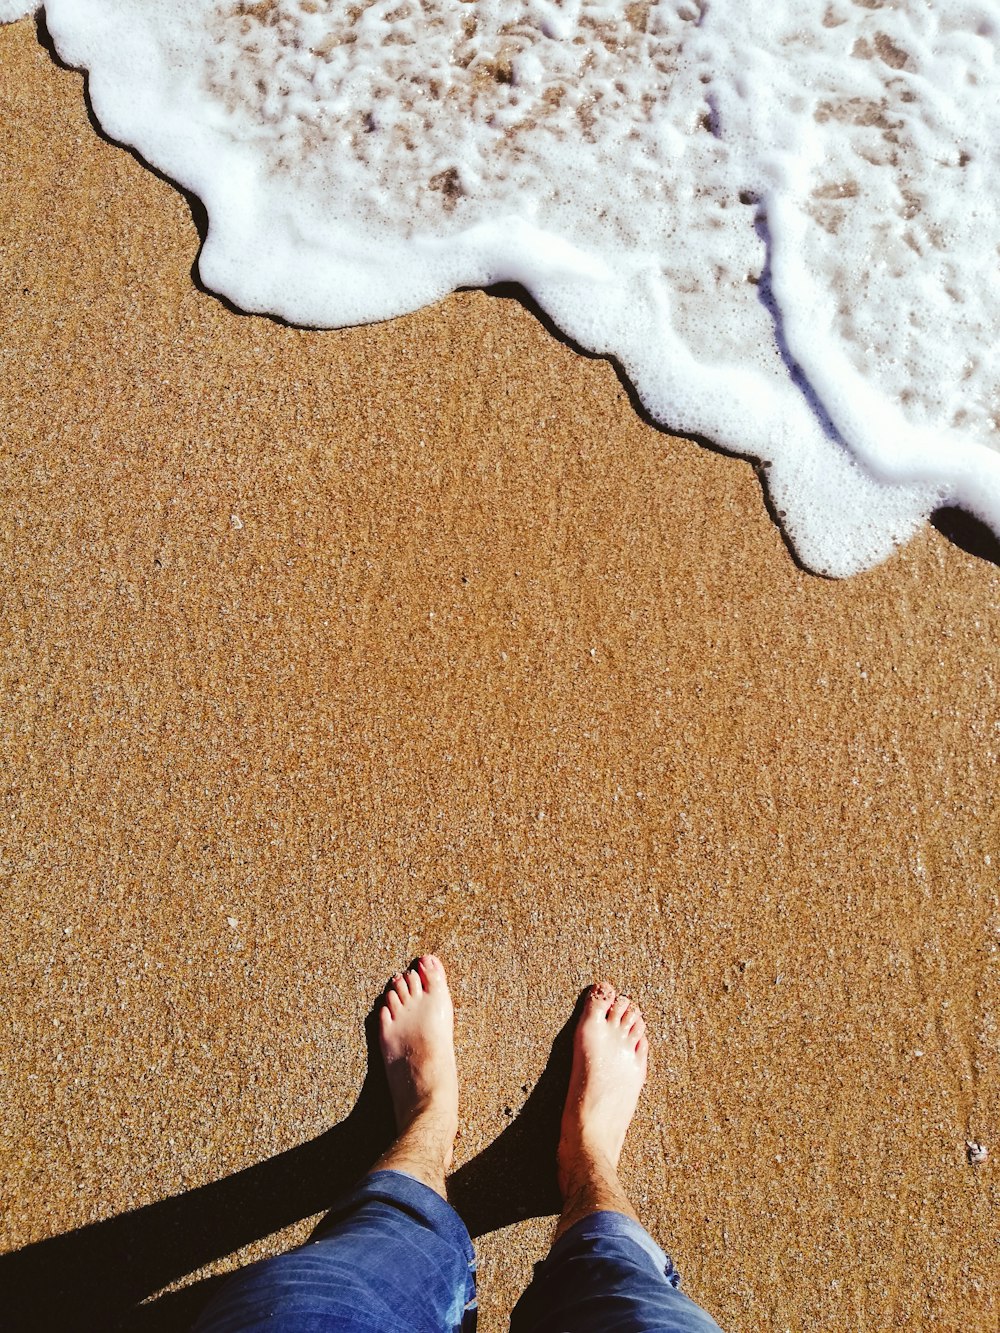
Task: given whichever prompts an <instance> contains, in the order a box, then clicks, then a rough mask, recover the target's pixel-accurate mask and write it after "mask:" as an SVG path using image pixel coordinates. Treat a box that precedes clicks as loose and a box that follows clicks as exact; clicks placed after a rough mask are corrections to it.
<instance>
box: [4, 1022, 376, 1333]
mask: <svg viewBox="0 0 1000 1333" xmlns="http://www.w3.org/2000/svg"><path fill="white" fill-rule="evenodd" d="M376 1016H377V1014H376V1010H372V1012H371V1013H370V1014H369V1015H368V1018H367V1019H366V1022H365V1038H366V1043H367V1048H368V1068H367V1072H366V1075H365V1080H364V1084H363V1085H362V1088H361V1091H360V1093H359V1094H358V1100H357V1102H356V1103H355V1105H354V1107H353V1109H352V1110H351V1112H350V1114H349V1115H348V1116H347V1117H346V1119H344V1120H342V1121H341V1122H340V1124H339V1125H335V1126H334V1127H333V1128H332V1129H329V1130H327V1131H326V1133H324V1134H321V1135H319V1137H318V1138H315V1139H312V1140H311V1141H310V1142H308V1143H304V1144H301V1145H300V1146H299V1147H297V1148H291V1149H289V1151H287V1152H284V1153H280V1154H279V1155H278V1156H277V1157H272V1158H271V1159H270V1160H269V1161H266V1162H261V1163H259V1164H258V1165H256V1166H251V1167H248V1168H247V1169H246V1170H245V1171H240V1172H237V1174H236V1175H232V1176H227V1177H226V1178H225V1179H223V1180H217V1181H214V1182H212V1183H211V1184H208V1185H202V1186H201V1187H200V1188H198V1189H194V1190H190V1191H189V1192H188V1193H186V1194H179V1195H175V1196H173V1197H172V1198H169V1199H161V1200H160V1201H159V1202H157V1203H152V1204H149V1205H147V1206H146V1207H145V1208H138V1209H136V1210H135V1211H133V1212H129V1213H123V1214H121V1215H120V1216H118V1217H111V1218H108V1219H107V1220H106V1221H103V1222H94V1223H92V1224H91V1225H89V1226H85V1227H80V1228H79V1229H78V1230H76V1231H71V1232H67V1233H66V1234H65V1235H62V1236H55V1237H53V1238H52V1239H50V1240H43V1241H39V1242H37V1243H36V1244H34V1245H28V1246H25V1248H24V1249H22V1250H17V1251H14V1252H13V1253H11V1254H7V1255H3V1256H0V1311H2V1314H0V1324H2V1325H3V1328H4V1329H5V1330H6V1331H7V1333H52V1330H54V1329H73V1330H74V1333H90V1331H91V1330H93V1333H97V1331H98V1330H100V1331H101V1333H109V1330H119V1331H120V1333H168V1330H169V1333H181V1330H187V1329H189V1328H190V1327H191V1324H192V1323H193V1321H194V1319H195V1318H196V1317H197V1315H198V1314H199V1312H200V1311H201V1309H202V1308H203V1306H204V1304H205V1303H206V1301H207V1300H208V1298H209V1297H210V1296H211V1294H212V1293H213V1291H214V1290H215V1289H216V1287H217V1286H218V1285H219V1283H220V1282H222V1281H224V1280H225V1278H224V1277H213V1278H206V1279H204V1280H203V1281H200V1282H197V1283H194V1284H192V1285H190V1286H187V1287H184V1288H182V1289H181V1290H179V1291H176V1292H166V1293H164V1294H163V1295H160V1296H157V1295H156V1293H157V1292H161V1291H162V1290H163V1288H164V1287H166V1286H169V1285H170V1284H171V1283H174V1282H177V1281H179V1280H180V1279H182V1278H183V1277H185V1276H186V1275H187V1274H189V1273H192V1272H196V1271H197V1270H198V1269H199V1268H202V1267H204V1266H205V1265H206V1264H208V1263H211V1262H212V1261H213V1260H215V1259H220V1258H222V1257H223V1256H224V1255H227V1254H232V1253H233V1252H234V1251H235V1250H238V1249H240V1248H241V1247H242V1246H244V1245H248V1244H250V1243H251V1242H252V1241H256V1240H260V1239H261V1238H263V1237H264V1236H269V1235H271V1234H272V1233H273V1232H275V1231H280V1230H281V1229H282V1228H283V1227H286V1226H290V1225H292V1224H293V1223H295V1222H298V1221H301V1220H302V1218H305V1217H310V1216H312V1215H313V1214H315V1213H320V1212H322V1211H323V1210H324V1209H326V1208H329V1207H330V1206H331V1205H332V1204H333V1202H334V1200H335V1199H336V1198H337V1196H338V1195H339V1194H341V1193H343V1192H344V1191H345V1190H346V1189H348V1188H349V1187H350V1186H351V1185H352V1184H354V1182H355V1181H356V1180H357V1179H358V1178H359V1177H360V1176H361V1175H362V1174H363V1173H364V1172H365V1171H366V1170H367V1168H368V1167H369V1166H370V1164H371V1163H372V1162H373V1161H374V1160H375V1158H376V1157H377V1156H378V1155H379V1153H380V1152H382V1151H383V1150H384V1149H385V1148H386V1147H387V1146H388V1144H389V1143H390V1142H391V1141H392V1137H393V1133H394V1130H393V1120H392V1106H391V1103H390V1100H389V1091H388V1087H387V1085H386V1082H385V1073H384V1071H383V1068H382V1061H381V1058H380V1056H379V1053H378V1036H377V1025H376ZM150 1297H153V1298H154V1299H152V1300H150ZM143 1302H147V1303H145V1304H144V1303H143Z"/></svg>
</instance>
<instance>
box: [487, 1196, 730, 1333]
mask: <svg viewBox="0 0 1000 1333" xmlns="http://www.w3.org/2000/svg"><path fill="white" fill-rule="evenodd" d="M510 1328H511V1333H612V1331H613V1333H720V1331H719V1326H718V1324H716V1322H715V1320H714V1319H712V1317H711V1316H710V1315H708V1314H706V1312H705V1311H704V1310H703V1309H702V1308H701V1306H699V1305H695V1303H694V1301H692V1300H691V1299H690V1298H689V1297H688V1296H685V1295H684V1293H683V1292H682V1291H681V1290H680V1276H679V1275H678V1273H677V1270H676V1269H675V1268H674V1266H673V1264H672V1263H671V1262H670V1260H669V1259H668V1258H667V1256H666V1255H665V1254H664V1253H663V1251H662V1250H661V1249H660V1247H659V1246H658V1245H657V1244H656V1242H655V1241H654V1240H653V1238H652V1237H651V1236H650V1235H649V1233H648V1232H647V1231H645V1230H644V1229H643V1228H642V1227H641V1226H640V1225H639V1223H638V1222H635V1221H633V1220H632V1218H630V1217H626V1216H625V1215H624V1214H623V1213H611V1212H605V1213H592V1214H591V1215H590V1216H589V1217H585V1218H583V1220H582V1221H580V1222H577V1223H576V1224H575V1226H572V1227H570V1229H569V1230H568V1231H567V1232H565V1234H564V1235H562V1236H560V1237H559V1239H558V1240H557V1241H556V1243H555V1245H553V1247H552V1249H551V1251H550V1252H549V1255H548V1258H547V1259H544V1260H543V1261H542V1262H541V1263H540V1264H536V1265H535V1276H534V1278H533V1279H532V1281H531V1285H530V1286H529V1287H528V1290H527V1291H526V1292H525V1293H524V1295H523V1296H522V1297H521V1299H520V1300H519V1301H518V1303H517V1305H516V1306H515V1308H514V1313H513V1315H512V1316H511V1321H510Z"/></svg>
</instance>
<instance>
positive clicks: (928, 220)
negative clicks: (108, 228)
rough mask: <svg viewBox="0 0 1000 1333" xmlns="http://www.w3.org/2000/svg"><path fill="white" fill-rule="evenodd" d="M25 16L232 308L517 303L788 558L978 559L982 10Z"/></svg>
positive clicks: (990, 395)
mask: <svg viewBox="0 0 1000 1333" xmlns="http://www.w3.org/2000/svg"><path fill="white" fill-rule="evenodd" d="M0 4H6V5H8V8H10V3H9V0H0ZM13 8H14V9H18V8H20V6H17V5H15V6H13ZM46 20H47V23H48V25H49V28H50V30H51V32H52V35H53V37H54V39H55V42H56V45H57V48H58V50H59V53H60V55H61V56H62V57H63V58H64V59H65V60H67V61H68V62H70V63H72V64H74V65H77V66H80V67H84V68H86V69H87V70H88V71H89V73H90V92H91V98H92V102H93V106H94V110H95V112H96V114H97V116H98V118H99V120H100V121H101V123H102V125H103V126H104V128H105V129H106V130H107V132H108V133H109V134H110V135H111V136H112V137H114V138H116V139H119V140H121V141H122V142H125V143H129V144H132V145H134V146H135V147H136V148H137V149H138V150H139V151H140V152H141V153H142V154H143V155H144V156H145V157H146V158H147V160H149V161H150V162H152V163H153V164H154V165H156V166H157V167H158V168H159V169H161V170H162V171H164V172H165V173H166V174H167V175H169V176H171V177H172V178H173V179H175V180H176V181H178V182H179V183H180V184H181V185H183V186H184V187H185V188H187V189H189V190H191V191H193V192H194V193H196V194H197V195H198V196H199V197H200V198H201V199H202V200H203V202H204V204H205V206H206V208H207V211H208V216H209V220H210V223H209V233H208V237H207V240H206V243H205V246H204V248H203V251H202V254H201V257H200V261H199V262H200V271H201V275H202V277H203V279H204V281H205V282H206V284H207V285H208V286H210V287H211V288H213V289H214V290H216V291H219V292H220V293H223V294H224V295H226V296H227V297H229V298H230V299H231V300H233V301H234V302H235V303H236V304H237V305H239V306H240V307H242V308H243V309H246V310H253V311H266V312H270V313H274V314H277V315H281V316H283V317H284V318H286V319H288V320H291V321H292V322H295V323H301V324H311V325H317V326H324V327H325V326H336V325H342V324H351V323H357V322H362V321H368V320H374V319H382V318H387V317H389V316H392V315H396V314H401V313H403V312H404V311H408V310H413V309H415V308H417V307H419V306H421V305H425V304H427V303H428V302H431V301H434V300H436V299H438V298H439V297H441V296H443V295H444V294H445V293H447V292H449V291H451V290H453V289H454V288H455V287H458V286H472V285H488V284H490V283H494V282H497V281H501V280H512V281H516V282H520V283H522V284H523V285H524V286H525V287H527V288H528V289H529V290H530V291H531V292H532V294H533V295H534V297H535V298H536V299H537V300H538V301H539V303H540V304H541V305H542V306H543V307H544V308H545V309H546V311H547V312H548V313H549V314H550V315H551V317H552V318H553V319H554V321H555V322H556V323H557V324H558V325H559V327H560V328H562V329H563V330H564V331H565V332H566V333H567V334H568V335H569V336H570V337H571V338H572V339H574V340H575V341H577V342H578V343H579V344H581V345H582V346H584V347H587V348H588V349H591V350H593V351H597V352H602V353H607V354H609V355H613V356H615V357H616V358H617V359H618V360H619V361H620V363H621V364H622V366H623V368H624V369H625V372H626V373H627V374H628V376H629V377H630V379H631V380H632V382H633V383H634V384H635V386H636V389H637V391H638V393H639V395H640V397H641V398H642V400H643V402H644V404H645V405H646V407H647V408H648V410H649V412H650V413H651V415H652V416H653V417H654V418H655V419H656V420H657V421H659V422H661V423H662V424H663V425H664V426H667V427H670V428H673V429H675V430H681V431H686V432H691V433H694V434H700V435H704V436H707V437H709V438H711V439H712V440H714V441H716V442H718V443H719V444H722V445H723V446H725V447H726V448H728V449H731V450H733V451H734V452H737V453H743V454H747V455H750V456H753V457H756V458H758V459H760V460H761V461H762V462H764V463H765V464H766V465H767V467H766V476H767V481H768V486H769V489H770V492H771V495H772V498H773V500H774V503H775V505H776V507H777V508H778V510H779V512H781V513H782V515H783V522H784V524H785V527H786V530H787V531H788V533H789V535H790V537H791V539H792V541H793V542H794V544H795V546H796V548H797V550H798V552H799V554H800V556H801V557H802V559H803V560H804V561H805V562H806V563H807V564H808V565H810V566H812V567H814V568H816V569H821V570H825V571H827V572H829V573H833V574H847V573H851V572H853V571H855V570H858V569H862V568H864V567H866V566H868V565H870V564H873V563H875V562H876V561H877V560H879V559H881V558H882V557H884V556H885V555H886V554H887V553H888V552H889V551H890V550H891V549H892V548H893V546H894V544H895V543H897V542H899V541H901V540H903V539H905V538H906V537H907V536H909V535H910V534H911V533H912V532H913V531H914V530H915V529H916V527H917V526H918V525H919V524H920V523H921V522H922V521H923V519H924V518H925V517H926V515H927V514H928V513H929V512H930V511H931V509H933V508H935V507H936V506H937V505H939V504H942V503H957V504H961V505H962V506H964V507H965V508H967V509H968V510H970V511H971V512H973V513H975V514H978V515H979V516H980V517H981V518H982V519H984V520H985V521H986V522H987V523H989V524H990V525H991V526H992V527H993V529H994V530H995V531H996V532H997V533H998V535H1000V367H998V365H997V356H996V345H995V344H996V332H995V331H996V329H997V328H998V327H1000V274H998V268H997V247H998V243H1000V98H998V97H997V95H996V94H997V88H998V80H997V65H996V49H997V37H998V35H1000V0H936V2H935V3H934V4H933V5H930V4H928V3H927V2H926V0H893V2H892V3H880V0H711V3H708V2H707V0H661V2H660V3H656V2H655V0H654V2H653V3H635V4H626V5H620V4H612V3H605V2H603V0H474V2H473V3H468V2H467V3H456V2H455V0H357V3H356V4H354V5H346V4H343V3H340V0H260V3H236V2H235V0H225V2H224V3H219V0H171V3H170V4H166V5H165V4H163V3H161V0H48V3H47V5H46Z"/></svg>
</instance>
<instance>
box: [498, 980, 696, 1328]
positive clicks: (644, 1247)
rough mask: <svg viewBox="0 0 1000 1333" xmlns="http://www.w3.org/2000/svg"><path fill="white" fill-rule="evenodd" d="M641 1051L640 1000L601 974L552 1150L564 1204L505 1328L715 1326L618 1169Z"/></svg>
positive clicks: (586, 1010)
mask: <svg viewBox="0 0 1000 1333" xmlns="http://www.w3.org/2000/svg"><path fill="white" fill-rule="evenodd" d="M647 1051H648V1043H647V1040H646V1028H645V1023H644V1021H643V1018H642V1015H641V1013H640V1012H639V1010H638V1007H637V1006H635V1005H633V1004H632V1003H631V1001H629V999H628V997H627V996H618V995H616V994H615V991H614V988H613V987H611V986H610V985H608V984H607V983H606V982H602V983H600V985H597V986H593V987H592V988H591V990H590V992H589V993H588V995H587V997H586V999H585V1001H584V1006H583V1011H582V1013H581V1015H580V1020H579V1022H578V1024H577V1028H576V1031H575V1033H574V1039H573V1067H572V1073H571V1075H570V1086H569V1092H568V1095H567V1098H566V1105H565V1108H564V1111H563V1119H562V1129H561V1136H560V1141H559V1149H558V1155H557V1166H558V1175H559V1187H560V1190H561V1192H562V1197H563V1209H562V1214H561V1216H560V1218H559V1224H558V1226H557V1228H556V1234H555V1239H554V1241H553V1244H552V1249H551V1250H550V1252H549V1255H548V1257H547V1258H546V1259H545V1260H544V1261H543V1262H542V1263H541V1264H539V1265H537V1267H536V1270H535V1277H534V1279H533V1281H532V1283H531V1285H530V1286H529V1288H528V1290H527V1291H526V1292H525V1293H524V1295H523V1296H522V1297H521V1300H520V1301H519V1302H518V1304H517V1307H516V1308H515V1310H514V1314H513V1316H512V1318H511V1331H512V1333H557V1331H558V1333H598V1331H599V1330H600V1331H601V1333H605V1331H608V1330H615V1333H718V1328H717V1325H716V1324H715V1322H714V1321H713V1320H712V1319H711V1318H710V1316H709V1315H707V1314H706V1313H705V1311H704V1310H702V1309H700V1307H699V1306H697V1305H695V1303H694V1302H693V1301H691V1300H689V1299H688V1297H687V1296H685V1295H684V1294H683V1293H682V1292H681V1291H680V1290H679V1289H678V1288H679V1283H680V1279H679V1277H678V1276H677V1273H676V1271H675V1270H674V1267H673V1264H672V1263H671V1262H670V1260H669V1259H668V1258H667V1256H666V1255H665V1254H664V1253H663V1251H662V1250H661V1249H660V1248H659V1246H658V1245H657V1244H656V1242H655V1241H654V1240H653V1239H652V1237H651V1236H650V1235H649V1234H648V1233H647V1232H646V1231H645V1230H644V1229H643V1227H642V1226H641V1225H640V1223H639V1220H638V1218H637V1216H636V1213H635V1210H634V1208H633V1207H632V1205H631V1203H630V1202H629V1199H628V1196H627V1195H626V1193H625V1191H624V1188H623V1187H622V1184H621V1181H620V1180H619V1178H618V1159H619V1157H620V1155H621V1150H622V1145H623V1143H624V1141H625V1134H626V1131H627V1130H628V1127H629V1124H630V1123H631V1120H632V1116H633V1114H634V1112H635V1107H636V1103H637V1101H638V1098H639V1093H640V1091H641V1090H642V1086H643V1083H644V1082H645V1078H646V1059H647Z"/></svg>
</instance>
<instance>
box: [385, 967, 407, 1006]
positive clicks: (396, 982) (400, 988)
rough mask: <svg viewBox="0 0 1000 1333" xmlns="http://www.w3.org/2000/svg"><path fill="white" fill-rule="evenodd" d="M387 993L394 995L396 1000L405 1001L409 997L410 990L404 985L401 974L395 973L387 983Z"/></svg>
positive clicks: (404, 979) (404, 981)
mask: <svg viewBox="0 0 1000 1333" xmlns="http://www.w3.org/2000/svg"><path fill="white" fill-rule="evenodd" d="M389 988H390V989H389V993H390V994H395V996H396V998H397V999H398V1000H407V999H409V997H410V988H409V986H408V985H407V984H406V978H405V977H404V976H403V974H402V972H397V973H396V975H395V976H394V977H393V979H392V980H391V981H390V982H389Z"/></svg>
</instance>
